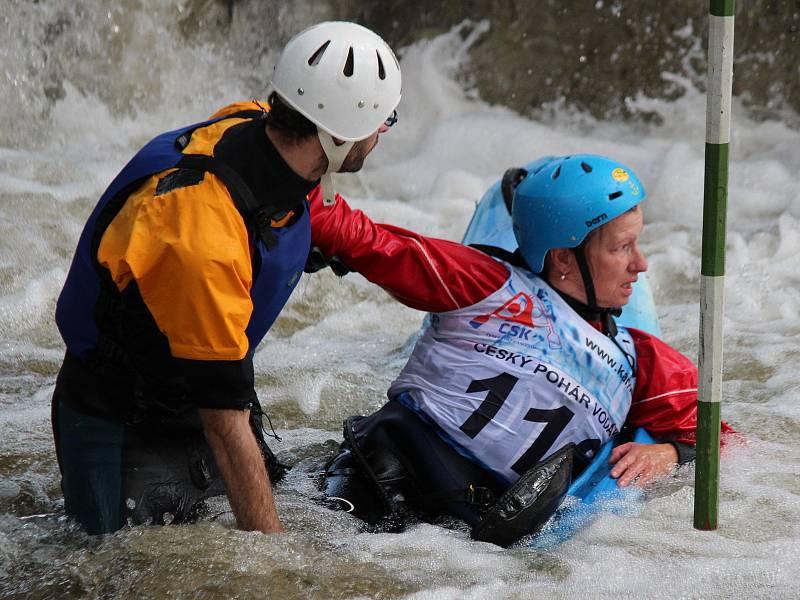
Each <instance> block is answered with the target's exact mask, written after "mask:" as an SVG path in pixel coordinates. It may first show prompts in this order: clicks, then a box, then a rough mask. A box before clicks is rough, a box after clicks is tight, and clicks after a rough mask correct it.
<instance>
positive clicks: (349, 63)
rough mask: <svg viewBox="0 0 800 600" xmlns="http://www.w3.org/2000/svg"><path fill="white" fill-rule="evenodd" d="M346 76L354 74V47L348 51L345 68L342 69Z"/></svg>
mask: <svg viewBox="0 0 800 600" xmlns="http://www.w3.org/2000/svg"><path fill="white" fill-rule="evenodd" d="M342 73H344V76H345V77H352V76H353V47H352V46H350V49H349V50H348V51H347V60H346V61H344V70H343V71H342Z"/></svg>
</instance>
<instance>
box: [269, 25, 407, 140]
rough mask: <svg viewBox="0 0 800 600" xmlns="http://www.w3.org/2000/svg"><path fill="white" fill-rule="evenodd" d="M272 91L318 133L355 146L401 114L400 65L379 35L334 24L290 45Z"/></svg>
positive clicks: (314, 29)
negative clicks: (322, 131)
mask: <svg viewBox="0 0 800 600" xmlns="http://www.w3.org/2000/svg"><path fill="white" fill-rule="evenodd" d="M271 87H272V89H273V90H274V91H276V92H277V93H278V95H279V96H280V97H281V100H283V101H284V102H285V103H286V104H288V105H289V106H290V107H292V108H293V109H295V110H296V111H297V112H299V113H300V114H302V115H303V116H304V117H306V118H307V119H308V120H309V121H311V122H312V123H314V124H315V125H317V127H318V128H320V129H322V130H324V131H325V132H327V133H328V134H330V135H331V136H333V137H335V138H338V139H340V140H343V141H346V142H355V141H358V140H363V139H365V138H367V137H369V136H370V135H372V134H373V133H375V132H376V131H377V130H378V129H379V128H380V126H381V124H382V123H383V122H384V121H385V120H386V119H387V118H388V117H389V116H390V115H391V114H392V112H393V111H394V109H395V108H397V105H398V103H399V102H400V65H399V64H398V62H397V58H396V57H395V55H394V52H392V49H391V48H389V46H388V45H387V44H386V42H384V41H383V39H381V37H380V36H378V35H377V34H376V33H374V32H372V31H370V30H369V29H367V28H365V27H362V26H361V25H357V24H356V23H347V22H341V21H329V22H326V23H319V24H318V25H314V26H312V27H309V28H308V29H306V30H304V31H302V32H300V33H298V34H297V35H296V36H294V37H293V38H292V39H291V40H289V43H288V44H286V47H285V48H284V49H283V53H282V54H281V56H280V58H279V59H278V64H277V65H276V66H275V72H274V73H273V75H272V82H271Z"/></svg>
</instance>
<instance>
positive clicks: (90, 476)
mask: <svg viewBox="0 0 800 600" xmlns="http://www.w3.org/2000/svg"><path fill="white" fill-rule="evenodd" d="M271 90H272V93H271V95H270V96H269V105H270V106H269V108H266V107H263V106H262V105H261V104H259V103H257V102H252V103H242V104H237V105H232V106H230V107H227V108H226V109H223V110H222V111H220V112H218V113H217V114H216V115H214V116H213V117H212V118H211V120H209V121H206V122H204V123H200V124H195V125H192V126H189V127H185V128H182V129H179V130H176V131H172V132H168V133H165V134H163V135H161V136H158V137H157V138H155V139H154V140H152V141H151V142H150V143H148V144H147V145H146V146H145V147H144V148H143V149H142V150H141V151H140V152H139V153H138V154H137V155H136V156H135V157H134V158H133V159H132V160H131V161H130V163H128V165H127V166H126V167H125V168H124V169H123V171H122V172H121V173H120V174H119V175H118V176H117V178H116V179H115V180H114V181H113V182H112V184H111V185H110V187H109V188H108V190H106V192H105V194H104V195H103V196H102V198H101V199H100V202H99V203H98V205H97V206H96V208H95V209H94V211H93V212H92V215H91V216H90V218H89V220H88V222H87V224H86V227H85V228H84V231H83V233H82V235H81V238H80V242H79V244H78V248H77V251H76V253H75V257H74V259H73V262H72V266H71V268H70V272H69V275H68V276H67V280H66V282H65V285H64V289H63V290H62V293H61V296H60V297H59V300H58V306H57V309H56V322H57V324H58V327H59V330H60V331H61V334H62V337H63V338H64V341H65V343H66V347H67V351H66V356H65V358H64V363H63V365H62V367H61V371H60V372H59V376H58V380H57V382H56V389H55V392H54V395H53V432H54V437H55V442H56V450H57V454H58V461H59V467H60V469H61V474H62V489H63V491H64V500H65V509H66V512H67V514H69V515H71V516H74V517H75V518H76V519H77V520H78V521H79V522H80V523H81V524H82V525H83V526H84V527H85V528H86V530H87V531H88V532H89V533H105V532H111V531H115V530H117V529H119V528H120V527H122V526H123V525H125V524H126V523H129V524H138V523H164V522H172V521H183V520H187V519H189V518H191V517H192V516H193V515H194V514H195V512H196V508H197V506H198V504H199V503H200V502H201V501H202V500H203V499H205V498H208V497H211V496H214V495H219V494H222V493H226V492H227V495H228V499H229V500H230V504H231V507H232V509H233V513H234V515H235V517H236V521H237V526H238V527H239V528H241V529H245V530H258V531H263V532H265V533H268V532H277V531H281V529H282V527H281V523H280V520H279V519H278V515H277V512H276V510H275V505H274V501H273V498H272V492H271V487H270V479H272V480H273V481H274V479H275V478H277V477H279V476H280V475H281V467H280V465H279V464H278V463H277V462H276V461H275V459H274V456H272V453H271V452H270V451H269V448H268V447H267V445H266V443H265V442H264V435H263V429H262V425H261V416H262V412H261V409H260V405H259V403H258V399H257V397H256V393H255V389H254V373H253V354H254V351H255V347H256V346H257V344H258V343H259V342H260V341H261V339H262V338H263V337H264V335H265V334H266V332H267V331H268V330H269V328H270V326H271V325H272V323H273V322H274V320H275V319H276V318H277V316H278V314H279V313H280V311H281V309H282V307H283V306H284V304H285V303H286V301H287V300H288V298H289V295H290V294H291V292H292V290H293V289H294V287H295V285H296V284H297V281H298V279H299V277H300V274H301V272H302V271H303V268H304V266H305V264H306V260H307V258H308V254H309V248H310V246H311V229H310V224H309V223H310V221H309V216H308V206H307V201H306V197H307V195H308V194H309V192H311V191H312V189H314V188H315V187H316V186H317V185H318V184H321V187H322V192H323V195H324V197H325V198H326V202H330V203H332V202H334V192H333V187H332V181H331V174H332V173H335V172H351V171H357V170H359V169H360V168H361V166H362V164H363V162H364V159H365V158H366V156H367V155H368V154H369V153H370V151H371V150H372V149H373V148H374V147H375V144H377V142H378V137H379V135H380V134H381V133H383V132H385V131H386V130H387V128H388V127H389V126H391V125H392V124H393V123H394V122H395V120H396V112H395V109H396V107H397V104H398V103H399V101H400V67H399V64H398V63H397V59H396V58H395V56H394V54H393V53H392V50H391V49H390V48H389V46H388V45H386V43H385V42H384V41H383V40H382V39H381V38H380V37H379V36H377V35H376V34H375V33H373V32H372V31H369V30H368V29H365V28H363V27H361V26H359V25H356V24H354V23H338V22H329V23H322V24H319V25H316V26H314V27H311V28H309V29H307V30H305V31H303V32H302V33H300V34H298V35H297V36H296V37H294V38H293V39H292V40H290V42H289V43H288V44H287V46H286V47H285V49H284V50H283V53H282V55H281V57H280V59H279V61H278V64H277V66H276V68H275V73H274V75H273V79H272V82H271ZM265 463H266V467H267V468H265Z"/></svg>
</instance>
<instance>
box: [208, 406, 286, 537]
mask: <svg viewBox="0 0 800 600" xmlns="http://www.w3.org/2000/svg"><path fill="white" fill-rule="evenodd" d="M200 418H201V420H202V422H203V429H204V430H205V434H206V438H207V439H208V443H209V445H210V446H211V449H212V450H213V452H214V457H215V458H216V460H217V465H218V466H219V470H220V472H221V473H222V478H223V479H224V480H225V487H226V488H227V490H228V500H229V501H230V503H231V508H232V509H233V514H234V516H235V517H236V526H237V527H238V528H239V529H242V530H244V531H261V532H263V533H277V532H280V531H283V526H282V525H281V522H280V520H279V519H278V512H277V510H276V509H275V501H274V500H273V498H272V486H271V485H270V481H269V475H268V474H267V469H266V467H265V465H264V458H263V456H262V454H261V450H260V449H259V447H258V443H257V442H256V438H255V435H254V434H253V432H252V430H251V429H250V421H249V418H250V413H249V412H248V411H243V410H216V409H200Z"/></svg>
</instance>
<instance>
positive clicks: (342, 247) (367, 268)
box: [309, 188, 509, 312]
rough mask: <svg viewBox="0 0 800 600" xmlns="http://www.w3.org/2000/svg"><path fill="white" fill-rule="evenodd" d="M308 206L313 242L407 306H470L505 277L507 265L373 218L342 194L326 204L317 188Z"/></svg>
mask: <svg viewBox="0 0 800 600" xmlns="http://www.w3.org/2000/svg"><path fill="white" fill-rule="evenodd" d="M309 206H310V212H311V239H312V244H313V245H315V246H317V247H318V248H319V249H320V250H321V251H322V253H323V254H324V255H325V256H326V257H327V258H332V257H334V256H335V257H337V258H338V259H339V260H340V261H341V262H342V263H344V264H345V265H346V266H347V267H349V268H350V269H352V270H354V271H358V272H359V273H361V274H362V275H363V276H364V277H366V278H367V279H368V280H369V281H371V282H372V283H375V284H377V285H379V286H381V287H382V288H384V289H385V290H386V291H387V292H389V293H390V294H391V295H392V296H394V297H395V298H397V299H398V300H399V301H400V302H402V303H403V304H405V305H407V306H410V307H411V308H416V309H419V310H424V311H429V312H445V311H448V310H455V309H457V308H463V307H465V306H470V305H472V304H475V303H476V302H479V301H480V300H483V299H484V298H486V297H487V296H489V295H490V294H492V293H493V292H495V291H496V290H498V289H500V287H501V286H502V285H503V284H504V283H505V282H506V280H507V279H508V276H509V272H508V269H507V268H506V267H505V266H504V265H503V264H502V263H499V262H497V261H496V260H494V259H493V258H491V257H490V256H488V255H486V254H484V253H483V252H480V251H478V250H475V249H474V248H470V247H468V246H464V245H463V244H459V243H456V242H451V241H448V240H440V239H436V238H429V237H425V236H422V235H419V234H417V233H414V232H413V231H408V230H407V229H401V228H400V227H395V226H393V225H384V224H379V223H374V222H373V221H372V220H371V219H370V218H369V217H368V216H367V215H365V214H364V213H363V212H361V211H360V210H353V209H351V208H350V207H349V206H348V205H347V202H345V201H344V199H343V198H342V197H341V196H338V195H337V197H336V203H335V204H334V205H333V206H325V205H324V204H323V202H322V197H321V193H320V190H319V188H317V189H315V190H314V191H313V192H312V193H311V194H310V195H309Z"/></svg>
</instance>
